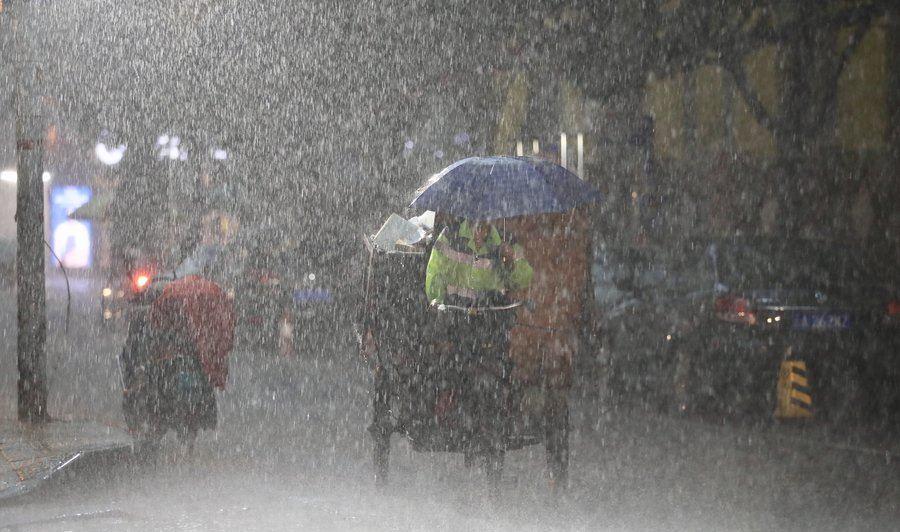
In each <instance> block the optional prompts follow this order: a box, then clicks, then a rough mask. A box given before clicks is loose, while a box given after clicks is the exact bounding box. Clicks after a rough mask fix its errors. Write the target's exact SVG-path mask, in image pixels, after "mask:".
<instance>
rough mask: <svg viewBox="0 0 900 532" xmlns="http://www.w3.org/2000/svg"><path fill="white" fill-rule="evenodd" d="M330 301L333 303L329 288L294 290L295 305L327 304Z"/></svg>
mask: <svg viewBox="0 0 900 532" xmlns="http://www.w3.org/2000/svg"><path fill="white" fill-rule="evenodd" d="M328 301H331V290H328V289H327V288H316V289H312V290H294V303H327V302H328Z"/></svg>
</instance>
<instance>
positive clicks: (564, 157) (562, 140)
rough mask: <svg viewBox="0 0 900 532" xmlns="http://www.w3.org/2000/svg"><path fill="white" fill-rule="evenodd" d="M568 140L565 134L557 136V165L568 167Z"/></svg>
mask: <svg viewBox="0 0 900 532" xmlns="http://www.w3.org/2000/svg"><path fill="white" fill-rule="evenodd" d="M568 163H569V138H568V136H566V134H565V133H560V134H559V165H560V166H562V167H563V168H568V167H569V164H568Z"/></svg>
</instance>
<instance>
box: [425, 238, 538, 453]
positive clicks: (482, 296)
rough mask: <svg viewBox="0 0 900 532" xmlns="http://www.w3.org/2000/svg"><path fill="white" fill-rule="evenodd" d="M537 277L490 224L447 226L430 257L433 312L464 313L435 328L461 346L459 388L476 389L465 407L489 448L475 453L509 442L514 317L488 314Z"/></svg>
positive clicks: (520, 251) (457, 357) (427, 286)
mask: <svg viewBox="0 0 900 532" xmlns="http://www.w3.org/2000/svg"><path fill="white" fill-rule="evenodd" d="M532 276H533V270H532V268H531V265H530V264H529V263H528V261H527V260H526V259H525V255H524V251H523V249H522V247H521V246H519V245H518V244H514V243H509V242H504V241H503V239H502V238H501V236H500V233H499V231H498V230H497V228H496V227H494V226H493V224H491V223H488V222H484V221H472V220H463V221H462V222H461V223H459V224H458V225H451V226H449V227H447V228H445V229H444V230H443V231H442V232H441V233H440V235H439V236H438V238H437V240H436V241H435V244H434V247H433V249H432V251H431V256H430V257H429V261H428V266H427V270H426V275H425V293H426V295H427V297H428V300H429V301H430V302H431V304H432V306H433V307H437V308H439V309H440V308H445V309H446V308H448V307H455V308H456V310H457V311H456V312H446V313H442V314H443V316H440V315H439V317H438V318H437V319H439V320H440V319H444V318H446V323H444V324H443V326H440V327H436V330H437V329H442V330H441V333H440V334H442V335H446V338H448V339H449V341H450V343H452V344H453V345H454V347H455V349H454V351H455V354H454V355H453V356H451V357H450V360H451V361H452V362H450V363H451V364H452V365H453V366H455V368H454V369H455V371H454V373H456V374H457V375H458V376H459V381H458V382H456V383H454V386H457V387H463V388H466V389H469V393H466V394H463V395H464V396H467V397H470V398H471V400H470V401H469V402H468V403H467V404H464V405H463V409H464V411H465V412H466V415H467V417H468V418H469V419H468V422H467V424H468V425H469V428H470V429H473V430H475V431H476V434H477V435H479V436H481V437H484V438H485V439H486V441H482V442H481V445H483V446H486V447H482V448H481V449H477V448H473V449H472V451H473V452H474V451H479V450H481V451H484V450H487V451H489V453H491V452H495V451H497V450H498V449H499V448H500V446H501V445H502V441H504V430H505V429H504V427H505V423H503V422H502V419H503V418H504V417H505V416H503V414H502V408H503V407H502V395H503V385H502V383H504V382H508V380H509V373H510V367H509V360H508V357H507V352H508V350H509V342H508V338H507V337H508V332H509V329H510V327H511V325H512V320H513V317H514V314H515V313H514V311H510V310H506V311H493V310H488V309H491V308H492V307H494V308H496V307H501V306H504V305H508V304H509V303H511V301H509V299H508V294H509V292H510V291H516V290H524V289H525V288H527V287H528V286H529V285H530V283H531V278H532ZM440 393H441V395H442V396H446V395H450V394H452V390H443V391H442V392H440ZM442 400H443V399H440V398H439V399H438V401H439V403H440V402H441V401H442ZM477 445H478V444H477V443H476V446H477ZM467 456H470V453H467ZM488 456H490V454H489V455H488ZM489 469H490V468H489Z"/></svg>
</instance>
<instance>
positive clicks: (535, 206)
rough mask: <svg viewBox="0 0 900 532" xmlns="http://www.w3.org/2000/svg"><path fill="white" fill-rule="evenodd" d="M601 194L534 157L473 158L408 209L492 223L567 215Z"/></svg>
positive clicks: (437, 178) (443, 175)
mask: <svg viewBox="0 0 900 532" xmlns="http://www.w3.org/2000/svg"><path fill="white" fill-rule="evenodd" d="M598 201H600V192H599V191H597V190H596V189H595V188H594V187H592V186H591V185H589V184H587V183H586V182H585V181H584V180H582V179H580V178H579V177H578V176H576V175H575V174H573V173H572V172H570V171H568V170H566V169H565V168H563V167H562V166H559V165H557V164H553V163H551V162H549V161H545V160H542V159H535V158H531V157H471V158H468V159H463V160H461V161H457V162H455V163H453V164H451V165H450V166H448V167H447V168H444V169H443V170H442V171H441V172H440V173H438V174H436V175H434V176H433V177H432V178H431V179H429V180H428V182H427V183H425V186H424V187H422V189H420V190H419V192H418V195H417V196H416V199H414V200H413V202H412V203H411V204H410V207H413V208H415V209H417V210H432V211H444V212H449V213H450V214H453V215H455V216H459V217H462V218H468V219H478V220H493V219H497V218H512V217H514V216H523V215H528V214H543V213H553V212H566V211H570V210H572V209H574V208H575V207H578V206H579V205H583V204H586V203H594V202H598Z"/></svg>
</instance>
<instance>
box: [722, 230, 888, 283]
mask: <svg viewBox="0 0 900 532" xmlns="http://www.w3.org/2000/svg"><path fill="white" fill-rule="evenodd" d="M714 253H715V255H716V262H717V267H718V275H719V280H720V281H721V282H723V283H725V284H726V285H728V286H734V287H739V288H775V287H783V286H791V287H798V288H800V287H802V288H810V287H839V286H862V285H871V284H877V282H878V279H877V276H876V277H873V271H874V269H873V268H872V267H871V265H870V263H869V261H867V260H866V259H865V255H864V254H863V253H862V252H861V251H860V250H858V249H855V248H853V247H850V246H841V245H836V244H826V243H822V242H816V241H809V240H757V241H740V242H731V243H725V244H721V245H716V249H715V251H714Z"/></svg>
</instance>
